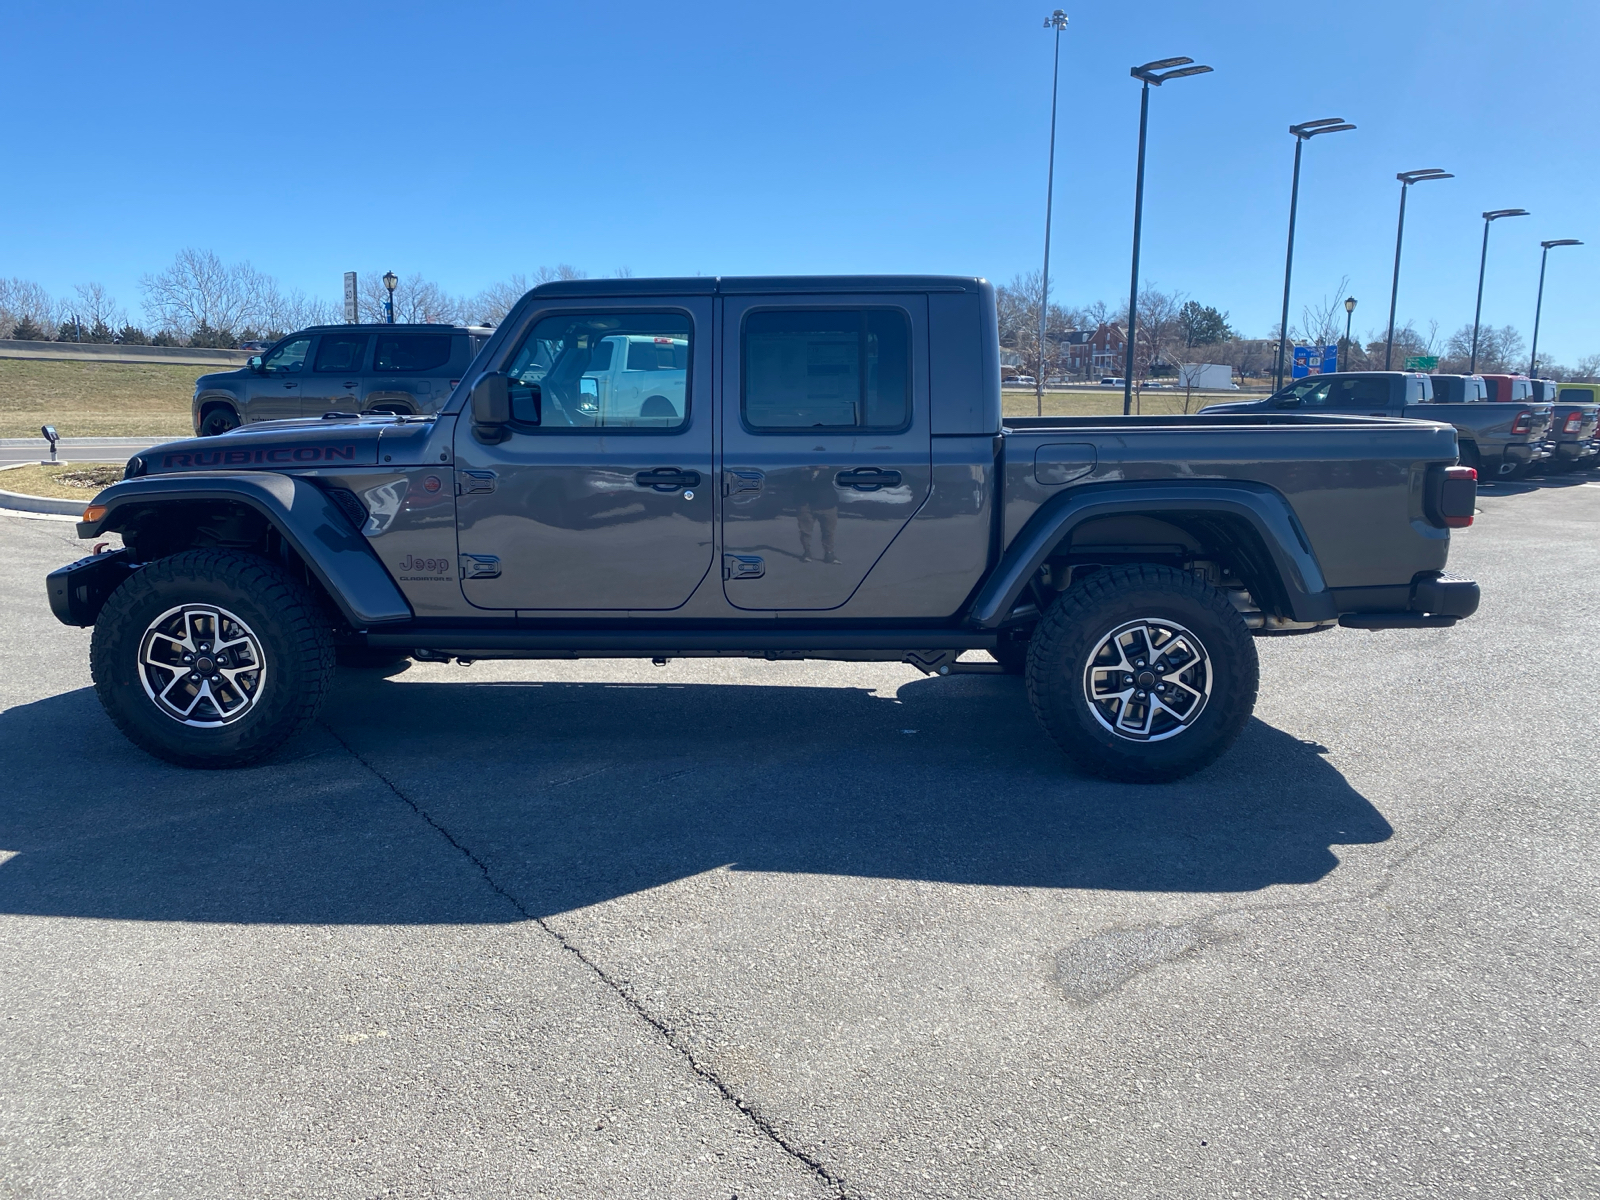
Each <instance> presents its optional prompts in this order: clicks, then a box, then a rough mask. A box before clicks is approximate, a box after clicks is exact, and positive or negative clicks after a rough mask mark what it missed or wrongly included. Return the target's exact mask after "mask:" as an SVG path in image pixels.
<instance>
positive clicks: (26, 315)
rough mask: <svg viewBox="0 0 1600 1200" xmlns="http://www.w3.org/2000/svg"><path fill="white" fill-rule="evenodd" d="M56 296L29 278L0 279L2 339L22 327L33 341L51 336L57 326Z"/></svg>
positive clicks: (11, 335)
mask: <svg viewBox="0 0 1600 1200" xmlns="http://www.w3.org/2000/svg"><path fill="white" fill-rule="evenodd" d="M57 317H58V306H57V304H56V302H55V299H54V297H52V296H51V295H50V293H49V292H47V291H45V290H44V288H42V287H40V286H39V285H38V284H37V283H33V282H32V281H30V280H27V279H0V336H4V337H8V338H9V337H14V336H17V334H16V333H15V332H14V331H15V330H17V329H18V328H21V329H22V331H23V333H25V334H28V335H30V336H32V337H34V338H40V337H48V336H50V333H51V332H53V331H54V330H55V328H56V325H57V324H58V320H57Z"/></svg>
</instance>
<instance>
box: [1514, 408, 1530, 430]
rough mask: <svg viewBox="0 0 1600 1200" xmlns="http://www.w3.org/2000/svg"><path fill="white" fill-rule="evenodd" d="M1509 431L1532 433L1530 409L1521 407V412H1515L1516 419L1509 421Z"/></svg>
mask: <svg viewBox="0 0 1600 1200" xmlns="http://www.w3.org/2000/svg"><path fill="white" fill-rule="evenodd" d="M1511 432H1512V433H1532V432H1533V412H1532V411H1531V410H1530V409H1526V408H1525V409H1523V410H1522V411H1521V412H1519V413H1518V414H1517V416H1516V419H1515V420H1514V421H1512V422H1511Z"/></svg>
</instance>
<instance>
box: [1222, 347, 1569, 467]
mask: <svg viewBox="0 0 1600 1200" xmlns="http://www.w3.org/2000/svg"><path fill="white" fill-rule="evenodd" d="M1491 378H1493V377H1491ZM1524 383H1526V381H1524ZM1492 392H1493V388H1492V386H1489V385H1486V384H1485V377H1484V376H1481V375H1423V374H1420V373H1418V372H1414V371H1339V372H1331V373H1329V374H1327V375H1308V376H1306V377H1305V378H1303V379H1297V380H1295V381H1294V382H1293V383H1291V384H1290V385H1289V386H1288V387H1285V388H1283V389H1282V390H1280V391H1278V392H1275V393H1273V394H1272V395H1271V396H1268V397H1267V398H1266V399H1264V400H1234V401H1229V402H1228V403H1226V404H1212V405H1208V406H1207V407H1205V408H1202V409H1201V410H1200V411H1201V412H1202V413H1223V412H1230V413H1241V412H1274V411H1283V410H1289V411H1295V412H1320V413H1351V414H1356V415H1359V416H1372V417H1412V418H1415V419H1417V420H1422V421H1443V422H1446V423H1448V424H1450V425H1453V426H1454V427H1455V430H1456V434H1457V437H1458V439H1459V449H1460V453H1461V462H1462V464H1463V465H1464V466H1468V467H1472V468H1474V469H1475V470H1477V471H1478V473H1479V474H1480V476H1481V477H1482V478H1484V479H1496V478H1505V479H1515V478H1518V477H1519V476H1522V475H1525V474H1526V473H1527V471H1528V468H1529V467H1531V466H1534V465H1536V464H1538V463H1540V462H1542V461H1543V460H1544V459H1545V458H1546V457H1548V456H1549V453H1550V452H1549V451H1548V450H1547V448H1546V447H1547V438H1548V435H1549V434H1550V431H1551V423H1552V420H1553V417H1552V413H1551V406H1550V405H1549V404H1548V403H1541V402H1538V401H1536V400H1534V399H1533V398H1532V393H1531V392H1530V391H1528V390H1527V389H1526V388H1524V389H1522V390H1521V391H1519V392H1517V393H1516V394H1515V395H1514V396H1512V395H1511V393H1510V390H1509V389H1507V395H1506V397H1503V398H1501V399H1499V400H1496V399H1493V398H1492V395H1491V393H1492ZM1486 397H1488V398H1486Z"/></svg>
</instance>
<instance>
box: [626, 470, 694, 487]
mask: <svg viewBox="0 0 1600 1200" xmlns="http://www.w3.org/2000/svg"><path fill="white" fill-rule="evenodd" d="M633 482H634V483H635V484H637V485H638V486H639V487H642V488H649V489H650V490H651V491H655V492H675V491H677V490H678V489H679V488H694V487H699V486H700V472H699V471H680V470H678V468H677V467H654V468H652V469H651V470H649V471H640V472H639V473H638V474H637V475H635V476H634V477H633Z"/></svg>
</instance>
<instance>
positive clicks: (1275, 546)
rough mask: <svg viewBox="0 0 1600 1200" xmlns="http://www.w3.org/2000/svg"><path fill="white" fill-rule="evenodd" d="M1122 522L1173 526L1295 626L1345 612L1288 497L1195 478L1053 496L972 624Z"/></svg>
mask: <svg viewBox="0 0 1600 1200" xmlns="http://www.w3.org/2000/svg"><path fill="white" fill-rule="evenodd" d="M1117 518H1122V519H1127V518H1135V519H1138V520H1142V521H1145V522H1149V523H1151V524H1152V527H1153V526H1165V527H1168V528H1172V529H1176V530H1178V531H1180V532H1181V533H1182V534H1183V535H1184V538H1185V539H1186V540H1187V541H1189V542H1192V543H1193V545H1194V546H1195V547H1197V548H1199V549H1200V550H1201V551H1202V552H1204V553H1206V554H1215V555H1220V556H1222V557H1224V558H1226V559H1227V560H1228V561H1230V562H1231V563H1232V564H1233V565H1234V567H1235V569H1236V570H1237V571H1238V573H1239V576H1240V578H1241V579H1243V580H1245V582H1246V584H1247V585H1248V586H1249V587H1250V590H1251V592H1252V593H1253V594H1254V595H1255V597H1256V599H1257V602H1258V603H1260V604H1261V605H1262V607H1263V608H1264V609H1268V610H1270V611H1275V612H1277V613H1279V614H1280V615H1283V616H1285V617H1290V618H1292V619H1294V620H1296V621H1324V620H1329V619H1331V618H1333V617H1336V616H1337V615H1338V614H1337V611H1336V609H1335V605H1334V602H1333V597H1332V595H1331V594H1330V593H1329V592H1328V590H1327V585H1326V582H1325V580H1324V578H1323V575H1322V568H1321V566H1320V564H1319V563H1318V562H1317V558H1316V555H1315V553H1314V552H1313V551H1312V549H1311V544H1310V541H1309V539H1307V537H1306V535H1305V532H1304V530H1302V529H1301V527H1300V523H1299V521H1298V520H1297V519H1296V517H1295V515H1294V511H1293V509H1291V508H1290V506H1289V503H1288V501H1287V500H1285V499H1284V498H1283V496H1282V495H1281V494H1279V493H1278V492H1276V491H1274V490H1272V489H1271V488H1268V487H1266V486H1264V485H1261V484H1251V483H1243V482H1239V483H1234V482H1222V483H1210V482H1206V481H1195V482H1171V483H1165V482H1156V483H1147V484H1146V483H1140V484H1110V485H1104V486H1091V487H1085V488H1076V489H1072V490H1069V491H1066V492H1063V493H1061V494H1059V495H1057V496H1054V497H1052V498H1051V499H1050V500H1049V501H1047V502H1046V503H1045V504H1044V505H1042V506H1041V507H1040V508H1039V510H1038V511H1037V512H1036V513H1034V515H1033V516H1032V517H1031V518H1030V519H1029V521H1028V523H1027V524H1026V525H1024V526H1023V528H1022V531H1021V532H1020V533H1019V534H1018V535H1017V537H1016V538H1015V539H1014V540H1013V542H1012V544H1011V545H1010V546H1009V547H1007V548H1006V551H1005V553H1004V554H1003V555H1002V557H1001V560H1000V562H999V564H998V565H997V566H996V567H995V570H994V572H993V573H992V574H991V575H990V577H989V579H988V580H987V581H986V582H985V583H984V585H983V586H982V588H980V589H979V591H978V594H977V596H976V597H975V598H974V600H973V602H972V605H971V607H970V609H969V612H968V620H969V621H970V622H971V623H972V624H974V625H976V626H978V627H979V628H980V629H995V628H998V627H999V626H1000V624H1001V623H1002V622H1003V621H1004V620H1005V618H1006V616H1007V614H1009V613H1010V612H1011V610H1012V608H1013V607H1014V606H1015V605H1016V603H1017V601H1018V599H1019V598H1020V597H1021V595H1022V592H1023V590H1024V589H1025V588H1026V587H1027V586H1028V584H1029V582H1030V581H1031V580H1032V579H1033V578H1034V576H1035V575H1036V574H1037V573H1038V572H1039V570H1040V568H1041V567H1043V566H1044V565H1045V564H1046V563H1047V562H1048V561H1049V560H1050V559H1051V558H1052V557H1060V556H1061V555H1062V554H1064V553H1067V552H1069V551H1070V549H1071V547H1072V545H1073V537H1074V534H1075V532H1076V531H1078V530H1080V529H1084V528H1085V527H1088V528H1090V529H1092V528H1093V527H1094V524H1095V523H1097V522H1107V521H1110V520H1113V519H1117ZM1170 541H1171V539H1170V538H1169V539H1168V542H1170ZM1133 544H1134V545H1138V544H1140V543H1139V542H1137V541H1136V542H1134V543H1133ZM1145 544H1148V545H1151V546H1152V547H1154V546H1163V545H1167V542H1160V541H1149V542H1146V543H1145ZM1168 553H1169V554H1170V550H1169V551H1168ZM1156 557H1157V558H1158V559H1159V558H1160V557H1162V556H1161V555H1157V556H1156Z"/></svg>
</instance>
